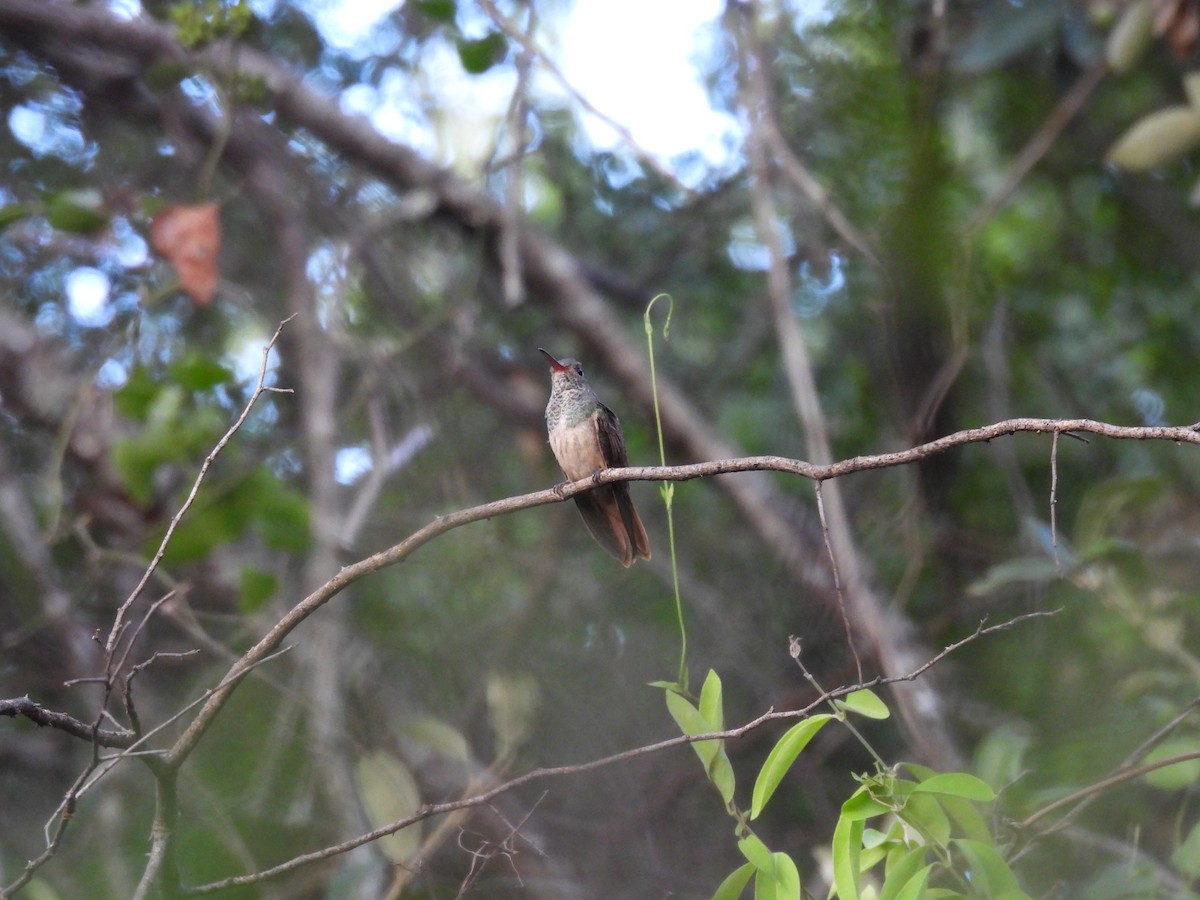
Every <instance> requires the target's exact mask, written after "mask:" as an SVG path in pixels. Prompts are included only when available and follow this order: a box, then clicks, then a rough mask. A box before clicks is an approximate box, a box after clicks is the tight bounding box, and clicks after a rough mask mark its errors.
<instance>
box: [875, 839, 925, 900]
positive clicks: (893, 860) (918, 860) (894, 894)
mask: <svg viewBox="0 0 1200 900" xmlns="http://www.w3.org/2000/svg"><path fill="white" fill-rule="evenodd" d="M926 853H928V850H927V848H926V847H924V846H920V847H914V848H912V849H911V850H905V851H903V852H900V853H893V854H892V855H891V856H889V857H888V861H887V866H886V867H885V868H884V879H883V886H882V887H881V888H880V890H879V900H900V897H902V896H907V895H906V894H905V892H906V891H907V890H908V889H909V886H910V885H911V884H912V883H913V880H914V878H917V876H918V875H920V874H921V873H922V872H924V873H925V877H922V878H920V879H919V883H920V884H921V885H922V886H924V884H925V881H926V879H927V877H928V872H929V870H930V868H932V865H926V864H925V855H926Z"/></svg>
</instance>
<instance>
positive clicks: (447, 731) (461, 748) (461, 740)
mask: <svg viewBox="0 0 1200 900" xmlns="http://www.w3.org/2000/svg"><path fill="white" fill-rule="evenodd" d="M398 731H399V732H400V734H402V735H403V736H404V737H405V738H407V739H408V740H410V741H413V742H414V743H417V744H420V745H421V746H422V747H426V748H428V749H429V750H431V751H433V752H434V753H435V754H437V755H438V756H441V757H444V758H446V759H448V760H453V761H454V762H459V763H463V764H464V765H465V764H468V763H470V761H471V745H470V744H469V743H468V742H467V739H466V737H464V736H463V733H462V732H461V731H459V730H458V729H457V728H455V727H454V726H453V725H450V724H448V723H447V722H443V721H442V720H441V719H438V718H436V717H435V716H426V715H416V716H411V717H406V718H405V719H404V720H403V721H402V722H401V723H400V726H399V728H398Z"/></svg>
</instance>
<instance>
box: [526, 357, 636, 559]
mask: <svg viewBox="0 0 1200 900" xmlns="http://www.w3.org/2000/svg"><path fill="white" fill-rule="evenodd" d="M538 352H539V353H541V354H542V355H543V356H545V357H546V359H548V360H550V402H549V403H547V404H546V430H547V431H548V432H549V433H550V449H551V450H553V451H554V458H555V459H557V460H558V465H559V467H560V468H561V469H562V471H563V475H565V476H566V478H567V481H578V480H579V479H581V478H587V477H588V476H589V475H594V474H595V473H596V472H599V471H600V470H601V469H619V468H621V467H623V466H626V465H628V464H629V458H628V457H627V456H626V454H625V436H624V435H623V434H622V433H621V423H620V421H618V419H617V417H616V414H615V413H613V411H612V410H611V409H609V408H608V407H607V406H605V405H604V404H603V403H601V402H600V398H598V397H597V396H596V392H595V391H593V390H592V386H591V385H590V384H588V382H587V379H586V378H584V377H583V366H582V365H581V364H580V363H579V362H578V361H576V360H574V359H564V360H562V361H561V362H560V361H559V360H557V359H555V358H554V357H553V356H551V355H550V354H549V353H547V352H546V351H545V350H543V349H542V348H541V347H538ZM575 505H576V506H577V507H578V508H579V514H580V515H581V516H583V524H584V525H586V526H587V529H588V531H590V532H591V533H592V537H594V538H595V539H596V542H597V543H598V544H599V545H600V546H601V547H603V548H604V549H605V550H606V551H607V552H608V553H610V554H612V555H613V556H615V557H616V558H617V559H619V560H620V561H621V565H623V566H626V567H628V566H631V565H633V561H634V559H636V558H637V557H639V556H640V557H641V558H642V559H649V558H650V539H649V538H647V537H646V529H645V527H644V526H643V525H642V520H641V519H640V518H638V514H637V510H636V509H634V508H633V500H631V499H630V497H629V484H628V483H627V482H624V481H619V482H613V483H612V484H602V485H600V486H599V487H595V488H592V489H591V490H590V491H585V492H584V493H582V494H576V495H575Z"/></svg>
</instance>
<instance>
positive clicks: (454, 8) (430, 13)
mask: <svg viewBox="0 0 1200 900" xmlns="http://www.w3.org/2000/svg"><path fill="white" fill-rule="evenodd" d="M417 11H418V12H420V13H421V15H423V16H427V17H428V18H430V19H433V20H435V21H437V22H453V21H454V17H455V16H456V15H457V14H458V5H457V4H456V3H455V2H454V0H417Z"/></svg>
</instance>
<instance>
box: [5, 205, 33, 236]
mask: <svg viewBox="0 0 1200 900" xmlns="http://www.w3.org/2000/svg"><path fill="white" fill-rule="evenodd" d="M27 215H29V207H27V206H22V205H21V204H20V203H10V204H8V205H7V206H0V231H3V230H4V229H5V228H7V227H8V226H9V225H11V224H12V223H13V222H15V221H17V220H18V219H23V218H25V216H27Z"/></svg>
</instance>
